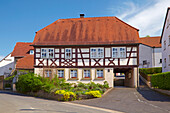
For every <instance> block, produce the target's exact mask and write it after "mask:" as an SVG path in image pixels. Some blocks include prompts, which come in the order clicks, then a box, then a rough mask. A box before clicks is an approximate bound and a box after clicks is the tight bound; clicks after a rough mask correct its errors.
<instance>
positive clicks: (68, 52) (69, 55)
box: [65, 48, 72, 59]
mask: <svg viewBox="0 0 170 113" xmlns="http://www.w3.org/2000/svg"><path fill="white" fill-rule="evenodd" d="M71 58H72V50H71V48H65V59H71Z"/></svg>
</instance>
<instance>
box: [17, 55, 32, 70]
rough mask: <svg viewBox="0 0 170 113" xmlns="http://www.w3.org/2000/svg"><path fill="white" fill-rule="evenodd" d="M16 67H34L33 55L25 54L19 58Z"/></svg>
mask: <svg viewBox="0 0 170 113" xmlns="http://www.w3.org/2000/svg"><path fill="white" fill-rule="evenodd" d="M16 69H34V55H27V56H25V57H23V58H21V59H19V60H18V61H17V63H16Z"/></svg>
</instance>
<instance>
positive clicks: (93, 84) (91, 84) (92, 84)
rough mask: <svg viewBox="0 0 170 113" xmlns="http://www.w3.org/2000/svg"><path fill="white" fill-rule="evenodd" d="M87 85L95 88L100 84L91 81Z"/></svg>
mask: <svg viewBox="0 0 170 113" xmlns="http://www.w3.org/2000/svg"><path fill="white" fill-rule="evenodd" d="M87 85H88V86H89V89H95V88H97V87H98V85H97V84H95V83H94V82H90V83H88V84H87Z"/></svg>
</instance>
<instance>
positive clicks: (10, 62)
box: [0, 54, 15, 76]
mask: <svg viewBox="0 0 170 113" xmlns="http://www.w3.org/2000/svg"><path fill="white" fill-rule="evenodd" d="M14 67H15V65H14V57H11V54H9V55H8V56H7V57H6V58H5V59H3V60H2V61H1V62H0V76H2V75H4V74H5V73H6V74H10V73H11V72H12V70H13V69H14ZM9 68H12V70H9Z"/></svg>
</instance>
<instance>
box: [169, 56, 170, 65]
mask: <svg viewBox="0 0 170 113" xmlns="http://www.w3.org/2000/svg"><path fill="white" fill-rule="evenodd" d="M169 66H170V55H169Z"/></svg>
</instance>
